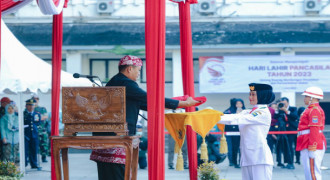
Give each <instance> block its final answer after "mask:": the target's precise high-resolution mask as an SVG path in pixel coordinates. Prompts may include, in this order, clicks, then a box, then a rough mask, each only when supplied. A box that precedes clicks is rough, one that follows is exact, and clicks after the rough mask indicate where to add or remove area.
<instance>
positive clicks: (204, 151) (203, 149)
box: [201, 138, 209, 161]
mask: <svg viewBox="0 0 330 180" xmlns="http://www.w3.org/2000/svg"><path fill="white" fill-rule="evenodd" d="M201 159H202V160H204V161H208V160H209V156H208V154H207V145H206V143H205V138H203V143H202V145H201Z"/></svg>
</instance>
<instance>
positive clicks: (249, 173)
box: [242, 164, 273, 180]
mask: <svg viewBox="0 0 330 180" xmlns="http://www.w3.org/2000/svg"><path fill="white" fill-rule="evenodd" d="M272 174H273V166H271V165H266V164H260V165H253V166H242V180H271V179H272Z"/></svg>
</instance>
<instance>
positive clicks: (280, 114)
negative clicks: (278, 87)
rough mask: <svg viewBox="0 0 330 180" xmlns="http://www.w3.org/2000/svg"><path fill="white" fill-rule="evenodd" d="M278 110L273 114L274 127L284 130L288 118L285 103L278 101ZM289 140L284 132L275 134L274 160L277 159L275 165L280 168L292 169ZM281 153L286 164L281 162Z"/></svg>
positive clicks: (287, 124) (286, 126) (287, 123)
mask: <svg viewBox="0 0 330 180" xmlns="http://www.w3.org/2000/svg"><path fill="white" fill-rule="evenodd" d="M277 107H278V111H277V113H276V114H275V118H276V119H277V124H276V125H275V128H276V130H277V131H286V130H287V128H288V127H289V120H288V116H287V114H286V108H285V104H284V103H282V101H280V102H279V103H278V104H277ZM289 146H290V145H289V140H288V136H287V135H286V134H279V135H278V136H277V144H276V160H277V166H281V167H282V168H287V169H294V168H295V167H294V166H293V158H292V152H291V151H290V147H289ZM282 153H283V156H284V163H287V165H286V166H284V164H282Z"/></svg>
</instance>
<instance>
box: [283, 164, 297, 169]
mask: <svg viewBox="0 0 330 180" xmlns="http://www.w3.org/2000/svg"><path fill="white" fill-rule="evenodd" d="M285 168H287V169H295V168H294V165H293V164H288V165H286V166H285Z"/></svg>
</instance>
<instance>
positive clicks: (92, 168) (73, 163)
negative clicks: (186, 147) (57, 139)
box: [23, 153, 330, 180]
mask: <svg viewBox="0 0 330 180" xmlns="http://www.w3.org/2000/svg"><path fill="white" fill-rule="evenodd" d="M166 158H167V154H166V155H165V159H166ZM323 166H326V167H330V153H326V154H325V157H324V159H323ZM42 167H43V170H42V171H36V170H31V169H29V167H28V168H27V171H26V175H25V176H24V178H23V180H46V179H50V163H43V164H42ZM295 167H296V169H295V170H287V169H281V168H278V167H275V168H274V170H273V180H303V179H304V173H303V168H302V165H295ZM69 168H70V180H82V179H84V180H97V170H96V164H95V163H94V162H93V161H90V160H89V154H86V153H80V154H76V153H74V154H69ZM218 168H219V169H220V171H221V172H220V177H221V178H222V179H226V180H240V179H241V170H240V169H235V168H233V167H229V166H228V161H227V160H225V161H224V162H223V163H221V164H219V165H218ZM322 175H323V179H330V170H323V171H322ZM138 179H139V180H147V179H148V171H147V170H139V171H138ZM165 179H170V180H189V172H188V170H185V171H175V170H168V169H167V166H166V170H165Z"/></svg>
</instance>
